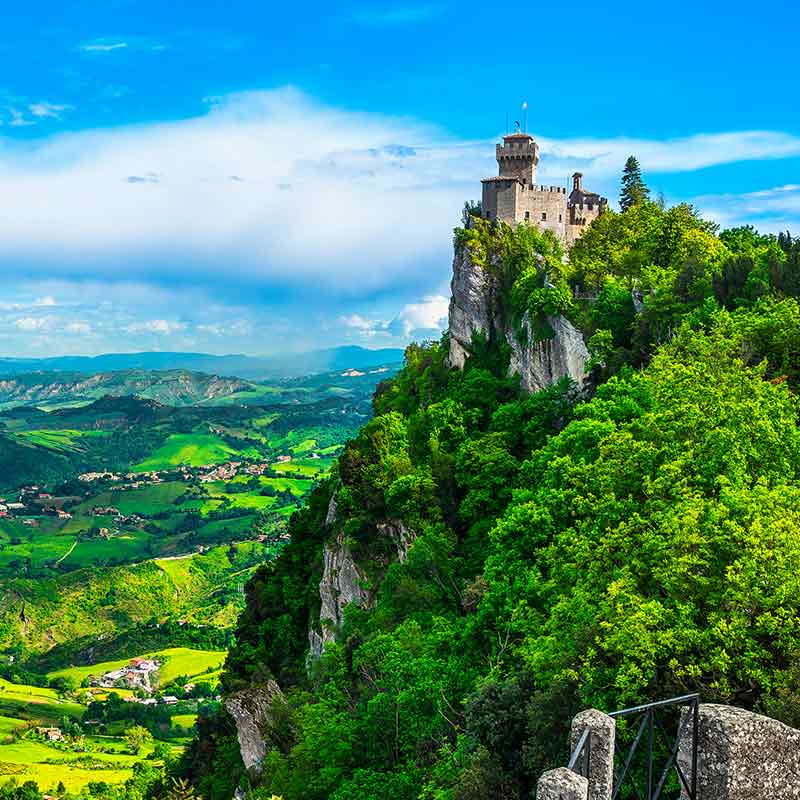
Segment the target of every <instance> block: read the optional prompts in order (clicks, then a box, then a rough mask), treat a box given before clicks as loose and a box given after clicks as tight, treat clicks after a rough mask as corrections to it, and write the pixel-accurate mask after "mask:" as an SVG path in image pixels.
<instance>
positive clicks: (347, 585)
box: [308, 499, 417, 661]
mask: <svg viewBox="0 0 800 800" xmlns="http://www.w3.org/2000/svg"><path fill="white" fill-rule="evenodd" d="M328 518H329V519H330V520H331V522H330V523H326V524H331V523H333V522H335V519H336V502H335V500H333V499H331V505H330V506H329V508H328ZM376 528H377V531H378V533H379V534H380V535H381V536H385V537H388V538H389V539H391V541H392V543H393V544H394V546H395V548H396V550H397V559H398V561H401V562H402V561H405V560H406V558H407V557H408V550H409V548H410V547H411V545H412V544H413V543H414V540H415V539H416V538H417V535H416V533H415V532H414V531H412V530H411V529H410V528H408V527H407V526H406V524H405V523H404V522H403V521H402V520H400V519H388V520H385V521H384V522H379V523H378V524H377V526H376ZM323 561H324V568H323V572H322V579H321V580H320V582H319V600H320V609H319V626H316V625H312V626H311V628H310V630H309V631H308V647H309V659H310V660H311V661H313V660H314V659H317V658H319V657H320V656H321V655H322V653H323V652H324V650H325V645H326V644H327V643H328V642H332V641H334V640H335V639H336V634H337V633H338V631H339V628H340V627H341V624H342V621H343V619H344V609H345V606H347V605H348V604H350V603H355V604H356V605H357V606H359V607H360V608H368V607H369V606H370V605H371V604H372V601H373V596H372V594H371V593H370V592H369V591H368V590H367V589H366V588H365V582H366V574H365V573H364V571H363V570H362V569H361V568H360V567H359V566H358V564H357V563H356V562H355V559H354V558H353V554H352V553H351V551H350V547H349V545H348V544H347V542H346V541H345V538H344V533H343V532H342V531H339V532H338V533H337V534H336V535H335V536H334V537H333V539H331V540H330V541H329V542H328V543H327V544H326V545H325V547H324V550H323Z"/></svg>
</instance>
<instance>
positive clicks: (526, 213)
mask: <svg viewBox="0 0 800 800" xmlns="http://www.w3.org/2000/svg"><path fill="white" fill-rule="evenodd" d="M530 218H531V212H530V211H526V212H525V219H530Z"/></svg>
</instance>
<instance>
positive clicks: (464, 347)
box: [449, 242, 589, 392]
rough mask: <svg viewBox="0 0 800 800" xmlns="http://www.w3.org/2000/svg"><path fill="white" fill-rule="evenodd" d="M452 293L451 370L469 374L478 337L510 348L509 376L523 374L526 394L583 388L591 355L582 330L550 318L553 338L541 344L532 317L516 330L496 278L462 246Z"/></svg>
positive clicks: (525, 318)
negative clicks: (559, 386) (568, 383)
mask: <svg viewBox="0 0 800 800" xmlns="http://www.w3.org/2000/svg"><path fill="white" fill-rule="evenodd" d="M450 290H451V296H450V310H449V329H450V355H449V363H450V366H451V367H453V368H454V369H463V368H464V364H465V363H466V360H467V358H469V356H470V355H471V352H472V345H473V341H474V337H475V335H476V334H478V335H480V336H482V337H484V338H485V339H487V340H489V341H492V340H494V341H497V340H500V341H503V340H504V341H505V342H506V343H507V344H508V346H509V347H510V350H511V360H510V364H509V374H510V375H513V374H518V375H519V376H520V379H521V382H522V388H523V389H524V390H525V391H527V392H538V391H541V390H542V389H545V388H547V387H548V386H550V385H552V384H553V383H556V382H557V381H559V380H560V379H561V378H565V377H567V378H570V379H571V380H572V381H574V382H575V383H576V384H577V386H578V387H579V388H580V387H582V386H583V384H584V381H585V379H586V362H587V361H588V359H589V351H588V349H587V347H586V344H585V343H584V341H583V335H582V334H581V332H580V330H578V328H576V327H575V326H574V325H573V324H572V323H571V322H570V321H569V320H568V319H567V318H566V317H564V316H562V315H556V316H550V315H546V316H545V317H544V320H543V321H544V322H545V323H546V327H547V329H548V330H549V331H551V332H552V335H551V336H548V337H546V338H537V336H536V333H535V330H534V328H535V327H536V326H534V325H533V324H532V323H531V319H530V314H529V313H528V312H525V313H524V314H523V315H522V318H521V321H520V324H519V325H518V326H514V325H513V324H512V322H511V313H510V309H509V308H506V307H505V306H506V304H507V301H506V300H504V297H503V292H502V291H501V285H500V279H499V278H498V277H497V273H496V272H495V271H493V270H490V269H487V268H486V267H484V266H482V265H481V264H480V263H478V260H477V259H475V258H474V256H473V254H472V252H471V250H470V248H469V247H467V246H465V245H463V244H459V243H458V242H457V243H456V247H455V255H454V258H453V278H452V281H451V283H450Z"/></svg>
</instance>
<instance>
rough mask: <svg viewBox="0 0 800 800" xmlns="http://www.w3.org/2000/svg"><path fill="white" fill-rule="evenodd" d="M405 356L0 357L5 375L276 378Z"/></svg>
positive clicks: (387, 351)
mask: <svg viewBox="0 0 800 800" xmlns="http://www.w3.org/2000/svg"><path fill="white" fill-rule="evenodd" d="M402 360H403V351H402V350H401V349H400V348H383V349H380V350H368V349H367V348H364V347H357V346H346V347H333V348H329V349H327V350H314V351H311V352H308V353H291V354H286V355H277V356H265V357H258V356H245V355H227V356H215V355H210V354H208V353H169V352H151V353H107V354H104V355H99V356H55V357H52V358H0V375H6V376H8V375H21V374H25V373H31V372H54V371H57V372H71V373H82V374H95V373H105V372H113V371H119V370H187V371H191V372H204V373H208V374H211V375H216V376H222V377H237V378H245V379H248V380H274V379H280V378H298V377H302V376H304V375H314V374H316V373H320V372H333V371H336V370H340V369H349V368H354V369H364V368H369V367H377V366H383V365H386V364H396V363H398V362H400V361H402Z"/></svg>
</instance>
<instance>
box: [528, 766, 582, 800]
mask: <svg viewBox="0 0 800 800" xmlns="http://www.w3.org/2000/svg"><path fill="white" fill-rule="evenodd" d="M588 787H589V784H588V782H587V780H586V778H584V777H583V776H581V775H578V774H576V773H575V772H573V771H572V770H571V769H567V768H566V767H559V768H558V769H551V770H550V771H549V772H545V773H544V775H542V777H541V778H539V783H538V784H537V785H536V800H587V798H588V796H589V795H588Z"/></svg>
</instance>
